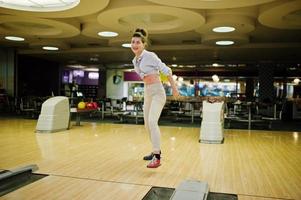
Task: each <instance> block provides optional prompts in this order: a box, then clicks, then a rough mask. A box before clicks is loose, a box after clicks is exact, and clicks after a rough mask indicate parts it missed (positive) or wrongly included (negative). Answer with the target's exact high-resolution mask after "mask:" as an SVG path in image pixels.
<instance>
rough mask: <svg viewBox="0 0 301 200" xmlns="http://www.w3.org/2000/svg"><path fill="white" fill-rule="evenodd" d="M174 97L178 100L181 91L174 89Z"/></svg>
mask: <svg viewBox="0 0 301 200" xmlns="http://www.w3.org/2000/svg"><path fill="white" fill-rule="evenodd" d="M172 96H173V97H174V98H175V99H177V98H179V97H180V93H179V91H178V89H177V88H174V89H173V90H172Z"/></svg>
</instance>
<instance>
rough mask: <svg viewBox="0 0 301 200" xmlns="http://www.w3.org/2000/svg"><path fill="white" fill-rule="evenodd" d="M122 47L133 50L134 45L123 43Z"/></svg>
mask: <svg viewBox="0 0 301 200" xmlns="http://www.w3.org/2000/svg"><path fill="white" fill-rule="evenodd" d="M121 46H122V47H124V48H131V46H132V45H131V44H130V43H123V44H122V45H121Z"/></svg>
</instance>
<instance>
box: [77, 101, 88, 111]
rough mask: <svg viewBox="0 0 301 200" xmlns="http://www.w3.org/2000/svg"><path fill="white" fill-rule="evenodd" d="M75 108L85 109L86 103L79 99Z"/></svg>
mask: <svg viewBox="0 0 301 200" xmlns="http://www.w3.org/2000/svg"><path fill="white" fill-rule="evenodd" d="M77 108H78V109H85V108H86V104H85V102H83V101H81V102H79V103H78V104H77Z"/></svg>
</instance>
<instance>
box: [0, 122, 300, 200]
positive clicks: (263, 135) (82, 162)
mask: <svg viewBox="0 0 301 200" xmlns="http://www.w3.org/2000/svg"><path fill="white" fill-rule="evenodd" d="M35 125H36V121H34V120H20V119H16V120H12V119H9V120H8V119H7V120H6V119H3V118H2V119H0V127H1V129H0V152H1V154H0V169H10V168H15V167H17V166H23V165H26V164H33V163H34V164H37V165H38V166H39V168H40V169H39V171H38V173H45V174H50V176H49V177H47V178H45V179H41V180H40V181H38V182H35V183H34V184H30V185H28V186H26V187H24V188H22V189H21V190H17V191H15V192H13V193H10V194H8V195H6V196H4V197H2V198H4V199H19V198H15V197H17V196H18V195H19V196H21V197H24V195H25V196H26V197H28V196H27V195H30V194H31V191H33V190H34V191H36V192H37V193H41V194H42V193H43V192H44V193H45V192H47V193H46V194H44V195H46V197H49V198H48V199H52V198H51V195H52V194H53V193H55V192H56V190H58V188H60V187H58V186H56V185H57V184H58V183H59V184H58V185H61V187H62V188H67V189H66V190H67V191H68V192H66V193H64V195H62V196H61V197H58V198H55V199H68V197H70V198H71V199H84V198H82V196H81V197H78V196H77V195H83V196H85V195H86V196H87V199H93V198H94V199H97V197H101V198H100V199H119V198H118V195H117V196H116V195H115V194H114V193H117V194H118V193H119V192H120V193H124V194H126V193H127V191H128V195H127V196H125V198H120V199H141V197H142V196H144V195H145V194H146V192H147V191H148V190H149V188H150V187H151V186H162V187H176V186H177V185H178V184H179V183H180V182H181V181H183V180H185V179H196V180H203V181H207V182H208V183H209V186H210V190H211V191H213V192H223V193H233V194H238V195H239V199H243V200H250V199H254V200H263V199H267V200H268V199H296V200H297V199H301V168H300V166H301V157H300V153H301V143H300V138H298V137H300V133H298V132H295V133H293V132H270V131H246V130H226V131H225V143H224V144H200V143H198V137H199V128H183V127H169V126H162V127H161V131H162V152H163V155H162V156H163V158H162V166H161V167H160V168H158V169H147V168H146V164H147V163H146V162H145V161H143V160H142V159H141V158H142V157H143V155H144V154H146V153H149V152H150V142H149V140H148V136H147V134H146V132H145V130H144V127H143V126H142V125H126V124H102V123H87V122H86V123H83V126H73V127H72V128H71V129H70V130H68V131H63V132H59V133H52V134H37V133H34V130H35ZM73 181H74V184H70V183H68V182H73ZM65 184H66V186H64V185H65ZM89 184H91V189H87V188H89V187H88V186H86V185H89ZM68 185H70V187H69V186H68ZM124 185H125V186H126V187H124ZM116 186H117V187H116ZM110 187H112V191H114V192H112V193H111V192H109V194H108V192H107V191H108V190H110V189H109V188H110ZM127 187H130V189H124V188H127ZM46 188H47V189H46ZM71 188H72V189H71ZM94 188H101V189H99V190H97V189H95V191H94ZM135 188H137V190H136V189H135ZM119 190H120V191H119ZM133 191H135V192H133ZM88 194H89V195H88ZM32 195H34V194H32ZM110 195H112V196H110ZM29 197H30V196H29ZM46 197H45V199H47V198H46ZM22 199H23V198H22ZM29 199H30V198H29Z"/></svg>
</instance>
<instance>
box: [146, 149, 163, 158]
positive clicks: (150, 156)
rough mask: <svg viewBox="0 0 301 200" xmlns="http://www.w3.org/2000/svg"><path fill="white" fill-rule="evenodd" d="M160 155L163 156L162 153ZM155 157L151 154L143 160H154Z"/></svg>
mask: <svg viewBox="0 0 301 200" xmlns="http://www.w3.org/2000/svg"><path fill="white" fill-rule="evenodd" d="M160 154H161V151H160ZM153 157H154V153H153V152H151V153H150V154H149V155H147V156H144V157H143V160H152V159H153Z"/></svg>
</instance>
